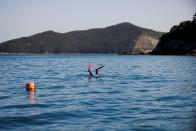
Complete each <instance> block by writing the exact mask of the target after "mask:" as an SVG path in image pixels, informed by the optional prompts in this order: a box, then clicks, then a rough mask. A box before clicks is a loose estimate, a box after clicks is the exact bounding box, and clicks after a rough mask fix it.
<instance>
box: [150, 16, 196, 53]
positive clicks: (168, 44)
mask: <svg viewBox="0 0 196 131" xmlns="http://www.w3.org/2000/svg"><path fill="white" fill-rule="evenodd" d="M151 54H153V55H186V54H189V55H196V19H195V20H193V21H184V22H181V23H180V24H179V25H178V26H174V27H172V28H171V30H170V32H169V33H166V34H164V35H163V36H162V37H161V38H160V42H159V43H158V44H157V46H156V48H155V49H154V50H153V51H152V52H151Z"/></svg>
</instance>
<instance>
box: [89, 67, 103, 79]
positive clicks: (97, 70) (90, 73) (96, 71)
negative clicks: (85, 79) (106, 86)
mask: <svg viewBox="0 0 196 131" xmlns="http://www.w3.org/2000/svg"><path fill="white" fill-rule="evenodd" d="M103 67H104V66H100V67H98V68H96V69H95V73H96V74H95V75H93V74H92V72H91V69H92V64H88V72H89V76H90V77H92V76H96V77H97V76H98V73H99V70H100V69H101V68H103Z"/></svg>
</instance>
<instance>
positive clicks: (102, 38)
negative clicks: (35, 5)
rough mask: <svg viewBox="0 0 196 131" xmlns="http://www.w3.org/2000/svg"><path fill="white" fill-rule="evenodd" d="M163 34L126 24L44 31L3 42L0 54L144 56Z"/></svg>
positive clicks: (0, 46)
mask: <svg viewBox="0 0 196 131" xmlns="http://www.w3.org/2000/svg"><path fill="white" fill-rule="evenodd" d="M162 34H163V33H161V32H156V31H153V30H149V29H145V28H141V27H138V26H135V25H133V24H131V23H127V22H125V23H120V24H117V25H113V26H109V27H106V28H99V29H90V30H84V31H72V32H68V33H57V32H54V31H46V32H42V33H39V34H35V35H32V36H29V37H23V38H18V39H14V40H9V41H6V42H3V43H1V44H0V52H4V53H118V54H145V53H147V52H149V51H151V50H152V49H153V48H154V47H155V46H156V44H157V42H158V39H159V37H160V36H161V35H162Z"/></svg>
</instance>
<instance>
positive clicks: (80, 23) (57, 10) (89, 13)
mask: <svg viewBox="0 0 196 131" xmlns="http://www.w3.org/2000/svg"><path fill="white" fill-rule="evenodd" d="M195 12H196V0H0V42H4V41H7V40H10V39H15V38H20V37H25V36H30V35H33V34H36V33H40V32H44V31H48V30H53V31H55V32H59V33H65V32H69V31H74V30H86V29H91V28H103V27H106V26H111V25H115V24H118V23H122V22H130V23H132V24H135V25H137V26H140V27H144V28H148V29H153V30H156V31H162V32H168V31H169V30H170V28H171V27H172V26H173V25H177V24H179V23H180V22H181V21H186V20H192V17H193V14H194V13H195Z"/></svg>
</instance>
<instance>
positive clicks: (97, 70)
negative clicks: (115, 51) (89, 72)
mask: <svg viewBox="0 0 196 131" xmlns="http://www.w3.org/2000/svg"><path fill="white" fill-rule="evenodd" d="M103 67H104V66H100V67H98V68H97V69H95V71H96V75H98V72H99V70H100V69H101V68H103Z"/></svg>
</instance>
